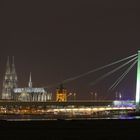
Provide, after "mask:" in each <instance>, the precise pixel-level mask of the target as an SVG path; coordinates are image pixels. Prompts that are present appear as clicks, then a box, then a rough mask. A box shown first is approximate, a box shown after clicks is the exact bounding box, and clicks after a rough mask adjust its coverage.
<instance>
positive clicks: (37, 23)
mask: <svg viewBox="0 0 140 140" xmlns="http://www.w3.org/2000/svg"><path fill="white" fill-rule="evenodd" d="M139 32H140V5H139V4H138V3H136V1H135V0H133V1H128V0H126V1H123V0H120V1H118V0H117V1H114V0H112V1H111V0H109V1H106V0H91V1H88V0H85V1H80V0H79V1H76V0H74V1H72V0H71V1H66V0H64V1H58V0H56V1H48V2H47V1H44V2H42V1H19V0H17V1H13V0H11V1H9V2H8V1H4V2H2V1H0V85H1V86H0V87H2V80H3V76H4V72H5V65H6V61H7V56H10V57H12V56H15V65H16V71H17V75H18V80H19V83H18V85H19V87H25V86H27V84H28V79H29V73H30V72H32V80H33V85H34V86H35V87H44V86H45V87H47V86H49V85H55V84H56V83H59V82H60V83H61V82H62V81H63V80H65V79H67V78H70V77H73V76H77V75H79V74H82V73H85V72H87V71H89V70H92V69H94V68H96V67H99V66H102V65H105V64H108V63H110V62H113V61H115V60H118V59H121V58H124V57H127V56H129V55H132V54H135V53H137V50H138V49H140V33H139ZM135 72H136V70H135V68H134V69H133V70H132V71H131V72H130V74H129V75H128V77H127V78H126V79H125V80H123V81H122V83H121V84H120V86H119V87H118V89H116V91H118V90H119V91H120V92H122V93H123V94H124V95H123V96H124V98H126V99H127V98H131V99H132V98H134V94H135V93H134V92H135V76H136V73H135ZM100 74H101V75H102V74H104V73H99V75H100ZM118 75H119V74H118ZM118 75H117V74H116V75H113V77H111V78H110V79H109V78H107V79H106V80H104V81H103V82H101V83H98V84H97V85H95V86H90V83H91V82H93V81H94V80H95V79H96V78H97V76H98V75H97V74H92V75H89V76H86V77H83V78H80V79H77V80H75V81H72V82H70V83H67V84H65V85H64V86H65V87H66V88H67V89H68V91H69V92H76V93H77V98H78V99H90V92H91V91H92V92H98V96H100V97H102V96H104V95H107V94H110V93H107V92H106V89H107V88H108V87H109V86H110V85H111V83H113V82H114V81H115V79H116V78H117V76H118ZM55 88H56V87H55V86H54V87H53V88H52V89H49V90H50V92H53V93H54V91H55ZM116 91H113V92H112V93H111V94H112V95H107V96H112V97H113V96H114V92H116Z"/></svg>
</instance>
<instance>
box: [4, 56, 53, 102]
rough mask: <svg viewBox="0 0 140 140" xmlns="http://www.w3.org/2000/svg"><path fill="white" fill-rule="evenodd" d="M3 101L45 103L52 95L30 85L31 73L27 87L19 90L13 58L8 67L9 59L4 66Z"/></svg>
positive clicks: (43, 89)
mask: <svg viewBox="0 0 140 140" xmlns="http://www.w3.org/2000/svg"><path fill="white" fill-rule="evenodd" d="M1 99H3V100H15V101H41V102H45V101H48V100H51V99H52V94H51V93H48V92H47V91H46V90H45V88H36V87H33V85H32V78H31V73H30V77H29V83H28V87H23V88H19V87H18V78H17V74H16V69H15V64H14V57H13V59H12V65H10V61H9V57H8V60H7V64H6V72H5V76H4V80H3V87H2V95H1Z"/></svg>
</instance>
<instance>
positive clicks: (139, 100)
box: [136, 50, 140, 112]
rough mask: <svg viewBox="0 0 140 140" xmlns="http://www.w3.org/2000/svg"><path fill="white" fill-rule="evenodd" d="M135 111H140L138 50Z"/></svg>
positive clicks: (139, 62)
mask: <svg viewBox="0 0 140 140" xmlns="http://www.w3.org/2000/svg"><path fill="white" fill-rule="evenodd" d="M136 111H137V112H138V111H140V50H139V51H138V62H137V83H136Z"/></svg>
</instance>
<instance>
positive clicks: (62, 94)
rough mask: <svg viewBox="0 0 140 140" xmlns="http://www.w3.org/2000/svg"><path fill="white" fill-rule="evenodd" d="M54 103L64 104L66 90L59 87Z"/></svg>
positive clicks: (61, 86)
mask: <svg viewBox="0 0 140 140" xmlns="http://www.w3.org/2000/svg"><path fill="white" fill-rule="evenodd" d="M56 101H57V102H66V101H67V90H66V89H65V88H64V87H63V85H60V88H57V90H56Z"/></svg>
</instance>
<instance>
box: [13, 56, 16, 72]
mask: <svg viewBox="0 0 140 140" xmlns="http://www.w3.org/2000/svg"><path fill="white" fill-rule="evenodd" d="M15 73H16V69H15V62H14V56H13V57H12V74H15Z"/></svg>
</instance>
